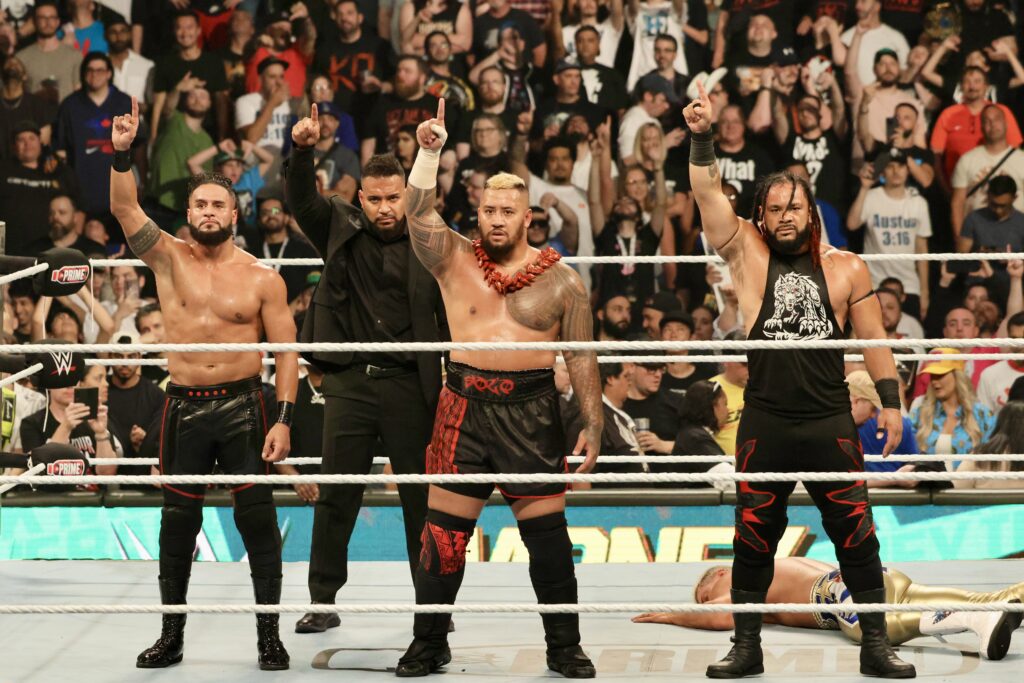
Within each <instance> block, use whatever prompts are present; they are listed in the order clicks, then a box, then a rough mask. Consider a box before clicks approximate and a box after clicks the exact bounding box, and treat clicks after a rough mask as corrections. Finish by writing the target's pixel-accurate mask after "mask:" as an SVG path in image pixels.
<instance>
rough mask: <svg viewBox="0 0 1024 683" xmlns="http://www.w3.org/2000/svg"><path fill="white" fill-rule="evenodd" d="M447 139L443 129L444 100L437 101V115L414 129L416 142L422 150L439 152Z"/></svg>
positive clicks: (445, 131)
mask: <svg viewBox="0 0 1024 683" xmlns="http://www.w3.org/2000/svg"><path fill="white" fill-rule="evenodd" d="M447 139H448V130H447V129H446V128H445V127H444V98H443V97H442V98H440V99H439V100H438V101H437V115H436V116H435V117H434V118H432V119H427V120H426V121H424V122H423V123H421V124H420V125H419V126H417V127H416V142H418V143H419V144H420V147H422V148H423V149H429V150H430V151H432V152H440V151H441V148H442V147H444V143H445V141H446V140H447Z"/></svg>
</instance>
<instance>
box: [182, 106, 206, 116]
mask: <svg viewBox="0 0 1024 683" xmlns="http://www.w3.org/2000/svg"><path fill="white" fill-rule="evenodd" d="M184 109H185V113H186V114H187V115H188V116H191V117H192V118H194V119H205V118H206V113H207V112H208V111H210V110H209V109H207V110H206V111H196V110H195V109H193V108H192V107H190V106H188V105H187V104H186V105H185V107H184Z"/></svg>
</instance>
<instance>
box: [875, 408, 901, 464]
mask: <svg viewBox="0 0 1024 683" xmlns="http://www.w3.org/2000/svg"><path fill="white" fill-rule="evenodd" d="M883 431H884V432H885V447H883V448H882V457H883V458H888V457H889V454H890V453H892V450H893V449H894V448H896V446H897V445H898V444H899V442H900V441H901V440H902V439H903V416H902V415H900V411H898V410H896V409H895V408H882V412H881V413H880V414H879V415H878V431H877V432H876V433H875V438H878V439H880V438H882V432H883Z"/></svg>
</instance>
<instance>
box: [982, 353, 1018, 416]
mask: <svg viewBox="0 0 1024 683" xmlns="http://www.w3.org/2000/svg"><path fill="white" fill-rule="evenodd" d="M1021 376H1024V371H1021V370H1017V369H1015V368H1014V367H1013V366H1012V365H1010V361H1008V360H1001V361H999V362H998V363H996V364H995V365H990V366H988V367H987V368H985V369H984V370H982V371H981V376H979V377H978V400H979V401H981V402H982V403H984V404H985V405H986V406H988V407H989V410H991V411H992V412H993V413H998V412H999V410H1000V408H1002V407H1003V406H1004V405H1006V399H1007V398H1008V397H1009V395H1010V387H1012V386H1013V383H1014V382H1015V381H1017V378H1018V377H1021Z"/></svg>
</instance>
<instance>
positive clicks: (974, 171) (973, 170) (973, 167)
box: [952, 145, 1024, 216]
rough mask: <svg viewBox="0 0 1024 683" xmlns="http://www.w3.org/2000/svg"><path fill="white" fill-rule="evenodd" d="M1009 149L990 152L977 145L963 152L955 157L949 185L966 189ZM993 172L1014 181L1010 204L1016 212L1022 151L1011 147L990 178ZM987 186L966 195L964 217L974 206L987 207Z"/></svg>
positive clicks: (1023, 170) (1020, 204)
mask: <svg viewBox="0 0 1024 683" xmlns="http://www.w3.org/2000/svg"><path fill="white" fill-rule="evenodd" d="M1009 151H1010V150H1009V149H1004V150H1003V151H1002V152H999V153H998V154H991V153H990V152H989V151H988V150H987V149H985V146H984V145H978V146H977V147H975V148H974V149H972V150H971V151H969V152H967V153H966V154H964V155H963V156H962V157H960V159H959V160H957V162H956V167H954V169H953V179H952V183H953V187H955V188H960V189H966V190H968V191H970V189H971V188H972V187H974V185H975V183H977V182H978V181H979V180H981V179H982V178H983V177H985V174H986V173H988V172H989V170H991V169H992V168H993V167H994V166H995V165H996V164H998V163H999V160H1000V159H1002V158H1003V157H1004V156H1006V153H1007V152H1009ZM997 175H1006V176H1010V177H1011V178H1013V180H1014V182H1016V183H1017V196H1016V198H1014V200H1013V206H1014V208H1016V209H1017V210H1018V211H1024V152H1022V151H1020V150H1019V149H1015V150H1013V154H1011V155H1010V156H1009V158H1008V159H1007V160H1006V161H1004V162H1003V164H1002V165H1001V166H1000V167H999V169H998V170H997V171H996V172H995V173H994V174H993V176H992V177H995V176H997ZM989 180H991V178H990V179H989ZM987 189H988V183H986V184H985V187H981V188H979V189H978V191H977V192H975V193H974V194H972V195H971V196H970V197H968V198H967V203H966V204H965V206H964V215H965V216H966V215H967V214H969V213H970V212H971V211H974V210H975V209H982V208H984V207H986V206H988V194H987V193H986V190H987Z"/></svg>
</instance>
